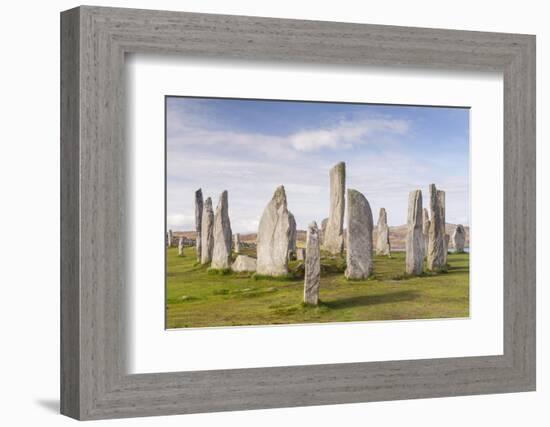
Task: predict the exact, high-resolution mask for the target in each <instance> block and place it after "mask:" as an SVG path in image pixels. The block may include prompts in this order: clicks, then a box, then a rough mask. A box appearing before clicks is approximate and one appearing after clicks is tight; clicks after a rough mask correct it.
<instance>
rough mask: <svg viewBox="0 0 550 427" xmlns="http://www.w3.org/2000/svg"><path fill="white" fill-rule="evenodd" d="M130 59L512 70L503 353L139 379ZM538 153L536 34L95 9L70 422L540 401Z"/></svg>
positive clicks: (80, 155) (66, 176)
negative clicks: (130, 238) (131, 312)
mask: <svg viewBox="0 0 550 427" xmlns="http://www.w3.org/2000/svg"><path fill="white" fill-rule="evenodd" d="M128 53H150V54H174V55H184V56H189V57H201V58H238V59H261V60H276V61H280V60H285V61H293V62H297V63H309V64H327V63H328V64H336V65H341V66H350V67H353V66H358V65H383V66H392V67H397V68H399V67H404V66H406V67H424V68H426V67H427V68H433V69H446V70H483V71H497V72H502V73H503V81H504V112H503V114H504V200H503V203H504V230H503V237H504V238H503V242H504V243H503V251H504V307H503V316H504V318H503V324H504V337H503V343H504V344H503V346H504V349H503V350H504V351H503V354H502V355H497V356H479V357H453V358H440V359H424V360H406V361H383V362H364V363H339V364H325V365H310V366H287V367H266V368H251V369H230V370H212V371H191V372H172V373H153V374H127V370H126V362H127V358H126V356H127V355H126V352H125V349H126V340H127V325H126V323H125V319H126V317H125V316H126V307H125V298H126V297H127V295H126V286H125V284H126V278H127V274H128V268H129V267H128V264H127V262H126V249H127V248H126V246H125V245H126V243H125V241H126V239H125V233H126V232H127V231H126V223H125V218H126V215H125V214H126V210H127V205H126V201H125V194H126V193H125V189H126V184H127V181H126V180H127V177H128V176H127V167H128V164H127V159H126V153H125V148H126V147H125V126H124V121H125V112H124V91H125V85H124V58H125V55H126V54H128ZM535 154H536V153H535V37H534V36H532V35H522V34H504V33H486V32H473V31H456V30H442V29H426V28H408V27H395V26H382V25H365V24H348V23H336V22H317V21H303V20H289V19H272V18H258V17H244V16H226V15H212V14H199V13H185V12H166V11H152V10H134V9H118V8H106V7H91V6H81V7H78V8H75V9H71V10H68V11H65V12H62V14H61V166H62V167H61V413H62V414H64V415H67V416H70V417H73V418H76V419H79V420H90V419H105V418H120V417H137V416H153V415H168V414H185V413H198V412H217V411H232V410H248V409H261V408H277V407H296V406H307V405H328V404H341V403H353V402H368V401H382V400H397V399H413V398H428V397H440V396H460V395H474V394H487V393H506V392H520V391H532V390H535V387H536V376H535V373H536V355H535V353H536V343H535V338H536V325H535V318H536V311H535V308H536V307H535V306H536V304H535V302H536V300H535V298H536V295H535V281H536V272H535V263H536V237H535V236H536V233H535V232H536V224H535V219H536V218H535V211H536V206H535V175H536V170H535V163H536V162H535ZM160 280H162V279H160Z"/></svg>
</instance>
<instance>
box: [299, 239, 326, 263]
mask: <svg viewBox="0 0 550 427" xmlns="http://www.w3.org/2000/svg"><path fill="white" fill-rule="evenodd" d="M319 240H320V239H319ZM296 259H297V260H298V261H303V260H305V259H306V250H305V249H304V248H298V249H296Z"/></svg>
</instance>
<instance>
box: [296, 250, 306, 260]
mask: <svg viewBox="0 0 550 427" xmlns="http://www.w3.org/2000/svg"><path fill="white" fill-rule="evenodd" d="M296 259H297V260H298V261H303V260H305V259H306V250H305V249H304V248H297V249H296Z"/></svg>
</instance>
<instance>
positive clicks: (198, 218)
mask: <svg viewBox="0 0 550 427" xmlns="http://www.w3.org/2000/svg"><path fill="white" fill-rule="evenodd" d="M203 208H204V203H203V200H202V190H201V189H200V188H199V189H198V190H197V191H195V233H196V237H195V250H196V253H197V261H200V260H201V252H202V249H201V245H202V241H201V240H202V239H201V230H202V210H203Z"/></svg>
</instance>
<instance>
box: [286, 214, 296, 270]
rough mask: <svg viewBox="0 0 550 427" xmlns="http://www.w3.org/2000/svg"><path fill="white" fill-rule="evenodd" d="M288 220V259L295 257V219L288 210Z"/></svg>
mask: <svg viewBox="0 0 550 427" xmlns="http://www.w3.org/2000/svg"><path fill="white" fill-rule="evenodd" d="M288 222H289V224H290V240H289V242H288V259H289V260H294V259H296V219H295V218H294V215H292V212H288Z"/></svg>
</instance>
